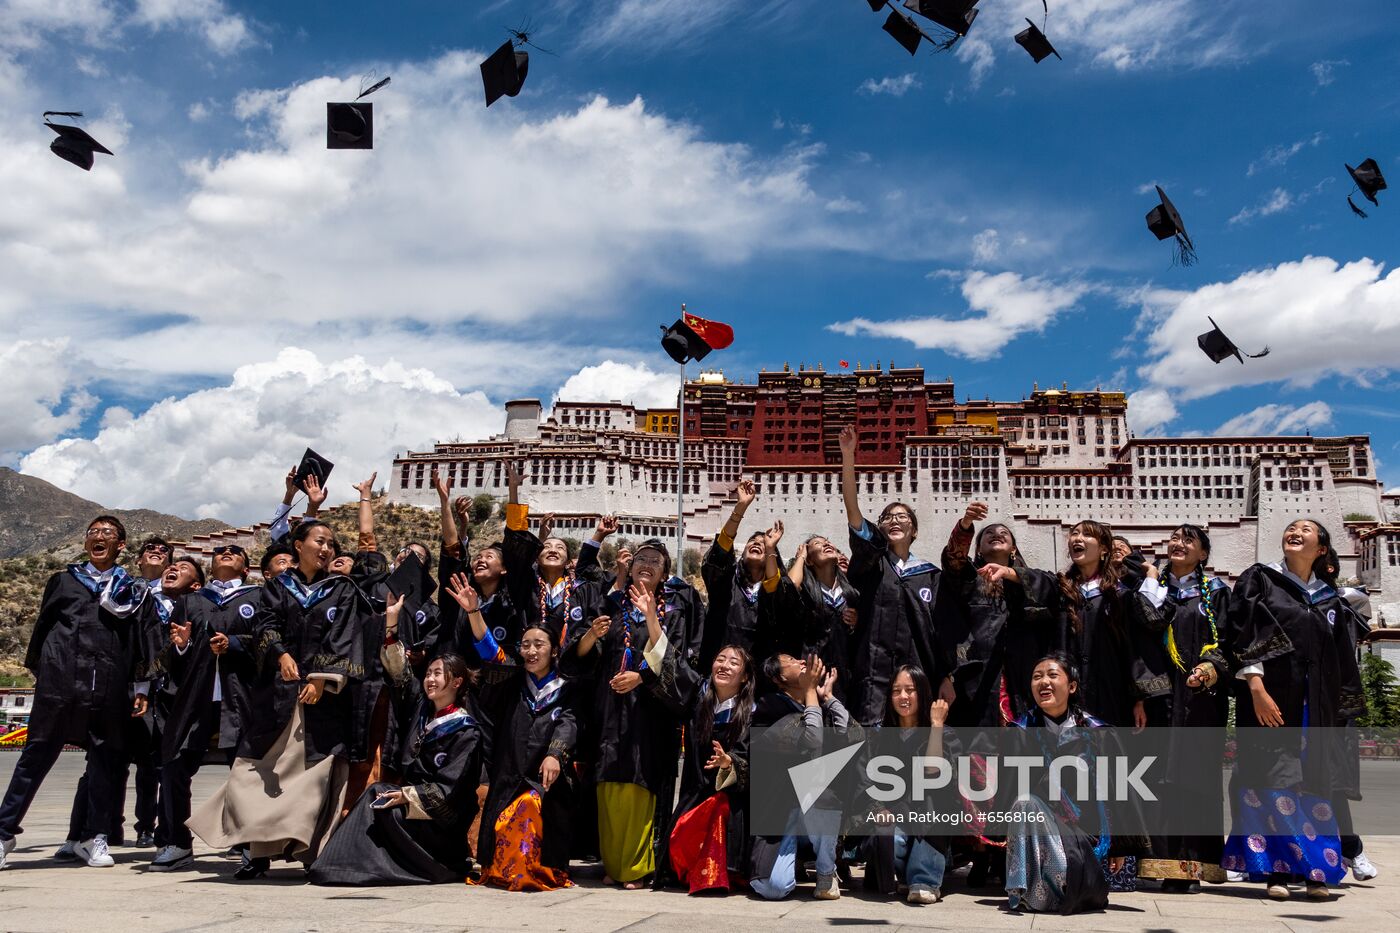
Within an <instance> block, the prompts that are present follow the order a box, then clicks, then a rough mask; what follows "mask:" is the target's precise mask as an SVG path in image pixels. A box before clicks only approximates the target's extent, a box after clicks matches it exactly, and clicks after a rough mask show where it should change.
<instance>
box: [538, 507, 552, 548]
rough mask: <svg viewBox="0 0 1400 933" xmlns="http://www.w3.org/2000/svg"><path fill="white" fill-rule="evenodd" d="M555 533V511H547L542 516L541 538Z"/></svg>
mask: <svg viewBox="0 0 1400 933" xmlns="http://www.w3.org/2000/svg"><path fill="white" fill-rule="evenodd" d="M553 533H554V513H553V512H545V513H544V515H543V516H541V517H540V540H541V541H543V540H544V539H545V538H548V537H549V536H550V535H551V534H553Z"/></svg>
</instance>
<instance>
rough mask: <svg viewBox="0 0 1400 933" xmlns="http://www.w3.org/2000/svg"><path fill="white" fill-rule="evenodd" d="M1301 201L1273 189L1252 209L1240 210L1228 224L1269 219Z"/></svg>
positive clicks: (1282, 191)
mask: <svg viewBox="0 0 1400 933" xmlns="http://www.w3.org/2000/svg"><path fill="white" fill-rule="evenodd" d="M1302 200H1303V198H1296V199H1295V198H1294V196H1293V195H1292V194H1289V193H1288V192H1287V191H1285V190H1284V189H1282V188H1275V189H1274V190H1273V191H1271V192H1269V193H1268V194H1267V195H1265V196H1264V198H1263V200H1261V201H1260V202H1259V203H1258V204H1256V205H1255V206H1254V207H1245V208H1241V209H1240V212H1239V213H1238V214H1236V215H1235V216H1233V217H1231V218H1230V223H1232V224H1242V223H1248V222H1249V221H1251V220H1253V219H1254V218H1255V217H1269V216H1271V215H1273V214H1279V213H1282V212H1283V211H1286V210H1288V209H1289V208H1290V207H1293V206H1294V205H1295V204H1297V203H1298V202H1299V201H1302Z"/></svg>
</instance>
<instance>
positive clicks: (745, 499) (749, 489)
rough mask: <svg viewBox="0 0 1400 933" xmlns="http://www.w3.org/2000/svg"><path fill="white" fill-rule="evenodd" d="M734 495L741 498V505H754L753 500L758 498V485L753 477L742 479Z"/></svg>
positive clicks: (746, 506) (745, 506)
mask: <svg viewBox="0 0 1400 933" xmlns="http://www.w3.org/2000/svg"><path fill="white" fill-rule="evenodd" d="M734 495H735V497H736V498H737V499H738V500H739V504H740V505H742V506H743V507H744V508H748V507H749V506H751V505H753V500H755V499H757V498H758V487H757V486H755V485H754V481H753V480H751V479H741V480H739V485H738V487H736V488H735V490H734Z"/></svg>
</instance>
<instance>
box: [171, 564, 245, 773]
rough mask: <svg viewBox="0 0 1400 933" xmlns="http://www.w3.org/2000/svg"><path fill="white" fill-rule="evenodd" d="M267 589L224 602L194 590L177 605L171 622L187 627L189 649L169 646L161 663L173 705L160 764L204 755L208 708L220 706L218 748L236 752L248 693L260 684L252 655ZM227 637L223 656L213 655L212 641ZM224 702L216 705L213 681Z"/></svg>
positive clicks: (238, 594)
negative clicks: (183, 756)
mask: <svg viewBox="0 0 1400 933" xmlns="http://www.w3.org/2000/svg"><path fill="white" fill-rule="evenodd" d="M262 595H263V588H262V587H259V586H243V587H240V588H239V589H236V590H234V591H232V593H230V594H229V595H228V596H227V597H224V598H220V597H219V596H218V594H217V593H216V592H215V591H214V590H213V589H211V588H209V587H205V588H204V589H200V590H196V591H195V592H193V593H188V594H186V595H185V596H182V597H181V598H180V599H178V600H176V601H175V609H174V612H173V613H172V615H171V622H172V623H178V624H180V625H184V624H187V623H188V624H189V626H190V643H189V647H188V648H187V649H186V650H185V652H184V653H183V654H181V653H180V652H178V651H176V650H175V648H174V647H173V646H171V645H170V644H169V643H168V642H167V644H166V646H165V647H164V648H163V649H162V650H161V652H160V654H159V655H158V663H159V665H160V667H161V669H162V670H164V671H165V672H166V675H167V678H168V682H169V684H170V685H171V686H172V687H173V688H174V699H173V701H172V703H171V707H170V712H169V715H168V718H167V720H166V722H165V727H164V729H163V730H162V733H161V750H160V751H161V758H160V760H161V763H162V764H164V763H165V762H168V761H173V760H174V759H175V758H176V757H177V756H178V755H179V754H180V753H181V752H186V751H204V750H206V749H208V748H209V743H210V741H211V740H212V739H213V736H212V735H210V734H209V728H208V723H209V721H210V717H209V712H210V707H211V706H213V705H214V703H215V702H218V703H219V726H218V729H219V733H218V734H219V748H221V749H228V750H232V749H235V748H237V747H238V742H239V738H240V737H241V735H242V730H243V723H245V722H247V721H249V720H250V719H251V718H252V709H251V706H250V702H251V700H250V693H249V692H250V691H251V690H252V688H253V684H254V682H255V681H256V680H257V663H256V661H255V660H254V658H253V649H254V648H255V647H256V642H257V613H258V609H259V607H260V606H261V604H262ZM216 634H223V635H227V636H228V650H227V651H225V652H224V653H223V654H222V655H220V656H215V654H214V653H213V652H212V651H210V650H209V639H210V638H212V637H213V636H214V635H216ZM216 677H217V678H218V680H219V689H220V692H221V695H222V697H223V699H222V700H221V701H215V700H214V679H215V678H216Z"/></svg>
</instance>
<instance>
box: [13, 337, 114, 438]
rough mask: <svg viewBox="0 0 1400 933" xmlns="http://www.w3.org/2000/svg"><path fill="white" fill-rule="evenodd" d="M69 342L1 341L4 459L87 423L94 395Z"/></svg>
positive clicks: (65, 340) (84, 368)
mask: <svg viewBox="0 0 1400 933" xmlns="http://www.w3.org/2000/svg"><path fill="white" fill-rule="evenodd" d="M85 382H86V366H85V365H84V363H83V362H82V361H81V360H79V359H77V358H76V356H75V354H73V353H72V352H71V351H70V348H69V341H68V340H67V339H66V338H65V339H61V340H41V341H25V340H21V341H19V342H18V343H13V344H0V400H3V404H0V463H9V462H12V461H13V459H14V458H15V457H17V456H19V454H21V453H22V452H24V451H26V450H29V449H31V448H33V447H35V446H37V445H39V444H45V443H48V442H49V441H51V440H53V439H54V438H56V437H60V436H62V435H63V434H66V433H68V432H70V431H72V430H74V429H76V428H77V427H78V426H79V425H80V424H82V421H83V418H84V417H86V416H87V414H88V412H90V411H91V410H92V407H93V405H94V403H95V401H96V400H95V399H94V398H93V397H92V395H90V394H89V393H88V391H87V389H86V388H85Z"/></svg>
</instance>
